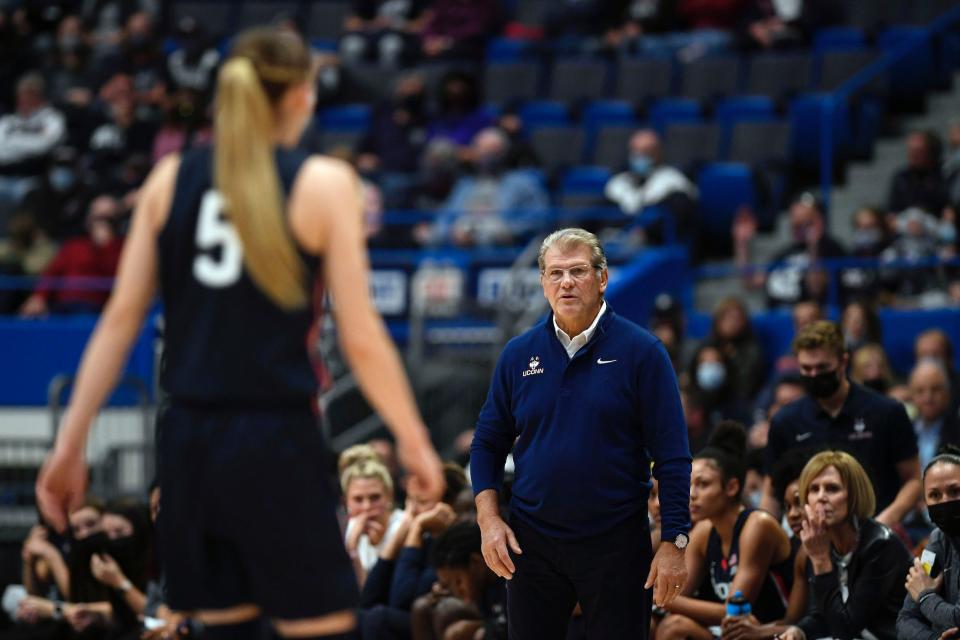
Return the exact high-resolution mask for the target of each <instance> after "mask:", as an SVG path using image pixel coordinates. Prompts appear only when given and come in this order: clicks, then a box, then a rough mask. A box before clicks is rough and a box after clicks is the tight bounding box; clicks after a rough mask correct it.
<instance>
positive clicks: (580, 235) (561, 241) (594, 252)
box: [537, 227, 607, 271]
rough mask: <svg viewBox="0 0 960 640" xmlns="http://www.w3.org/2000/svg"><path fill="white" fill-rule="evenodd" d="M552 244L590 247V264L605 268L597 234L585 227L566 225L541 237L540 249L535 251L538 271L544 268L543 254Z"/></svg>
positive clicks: (566, 246)
mask: <svg viewBox="0 0 960 640" xmlns="http://www.w3.org/2000/svg"><path fill="white" fill-rule="evenodd" d="M554 246H559V247H560V248H561V249H569V248H571V247H587V248H589V249H590V264H591V266H593V268H594V269H606V268H607V256H606V254H605V253H604V252H603V247H602V246H600V240H598V239H597V236H595V235H593V234H592V233H590V232H589V231H587V230H586V229H579V228H576V227H567V228H566V229H559V230H557V231H554V232H553V233H551V234H550V235H548V236H547V237H546V238H544V239H543V242H542V243H541V244H540V251H539V252H537V264H538V265H539V266H540V271H543V270H544V269H545V268H546V265H545V264H544V256H545V255H546V254H547V251H549V250H550V249H551V248H552V247H554Z"/></svg>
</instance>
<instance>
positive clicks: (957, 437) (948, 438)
mask: <svg viewBox="0 0 960 640" xmlns="http://www.w3.org/2000/svg"><path fill="white" fill-rule="evenodd" d="M910 398H911V400H912V401H913V403H914V405H916V407H917V417H916V419H915V420H914V421H913V428H914V430H915V431H916V433H917V446H918V448H919V449H920V464H921V465H922V466H923V467H924V468H926V466H927V463H928V462H930V460H932V459H933V457H934V456H935V455H936V453H937V452H938V451H939V450H940V448H941V447H942V446H943V445H946V444H952V445H960V418H958V416H957V412H956V411H951V410H950V381H949V378H948V377H947V371H946V369H944V368H943V365H941V364H939V363H938V362H935V361H933V360H921V361H920V362H918V363H917V365H916V366H915V367H914V368H913V371H912V372H911V373H910Z"/></svg>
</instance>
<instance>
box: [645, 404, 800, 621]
mask: <svg viewBox="0 0 960 640" xmlns="http://www.w3.org/2000/svg"><path fill="white" fill-rule="evenodd" d="M746 439H747V434H746V431H744V428H743V426H742V425H740V424H738V423H736V422H723V423H721V424H720V425H718V426H717V430H716V431H715V432H714V434H713V436H711V438H710V443H709V444H708V445H707V447H706V448H705V449H703V450H702V451H701V452H700V453H698V454H697V455H696V456H695V457H694V460H693V470H692V472H691V474H690V516H691V519H692V521H693V523H694V527H693V529H692V530H691V531H690V544H689V545H688V547H687V550H686V554H685V555H686V562H687V567H688V569H687V571H688V576H687V582H686V584H685V585H684V587H683V591H682V594H683V595H681V596H679V597H678V598H676V599H675V600H673V602H671V603H670V604H668V605H667V607H666V609H667V611H669V612H670V615H668V616H667V617H666V618H665V619H664V620H663V622H662V623H660V625H659V626H658V628H657V633H656V637H657V640H674V639H676V640H685V639H686V638H710V637H712V633H711V632H710V631H709V627H711V626H716V625H720V624H721V623H722V621H723V619H724V618H725V617H726V604H725V603H726V601H727V599H728V598H731V597H732V596H733V594H734V593H736V592H738V591H739V592H741V593H742V594H743V596H744V597H745V598H746V599H747V600H749V601H750V603H751V604H752V609H753V614H752V615H753V616H754V618H755V619H756V620H759V621H760V622H762V623H767V622H773V621H776V620H780V619H781V618H782V617H783V615H784V613H786V601H785V598H784V596H783V594H782V589H783V585H784V583H786V585H787V586H788V587H789V585H790V583H791V582H792V580H793V566H792V562H793V556H792V554H791V548H790V541H789V540H788V538H787V535H786V533H784V531H783V529H782V528H781V527H780V523H779V522H777V520H775V519H774V518H772V517H771V516H770V514H768V513H766V512H764V511H762V510H760V509H755V508H752V507H745V506H744V505H743V501H742V499H743V496H742V494H743V490H744V478H745V475H746V463H745V455H746V452H747V450H746V446H747V443H746ZM701 585H703V586H704V588H701V589H700V592H699V594H696V595H695V592H696V590H697V589H698V588H699V587H701Z"/></svg>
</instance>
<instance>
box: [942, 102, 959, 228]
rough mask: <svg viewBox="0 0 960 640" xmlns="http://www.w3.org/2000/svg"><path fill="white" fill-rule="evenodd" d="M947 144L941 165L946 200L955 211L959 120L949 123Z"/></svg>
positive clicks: (957, 186)
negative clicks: (944, 178) (945, 184)
mask: <svg viewBox="0 0 960 640" xmlns="http://www.w3.org/2000/svg"><path fill="white" fill-rule="evenodd" d="M947 143H948V144H949V148H948V149H947V157H946V159H945V160H944V163H943V175H944V176H945V177H946V179H947V199H948V201H949V203H950V206H951V207H953V209H954V210H955V211H956V210H957V209H958V208H960V119H956V120H954V121H952V122H951V123H950V129H949V132H948V134H947Z"/></svg>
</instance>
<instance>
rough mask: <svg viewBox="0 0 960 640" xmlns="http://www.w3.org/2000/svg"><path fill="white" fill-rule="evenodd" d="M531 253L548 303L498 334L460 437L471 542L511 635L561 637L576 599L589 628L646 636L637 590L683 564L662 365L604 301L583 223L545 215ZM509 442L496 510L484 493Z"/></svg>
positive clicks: (685, 493)
mask: <svg viewBox="0 0 960 640" xmlns="http://www.w3.org/2000/svg"><path fill="white" fill-rule="evenodd" d="M538 262H539V267H540V282H541V284H542V286H543V293H544V295H545V296H546V298H547V300H548V301H549V303H550V308H551V309H552V312H553V313H551V314H550V315H549V316H548V317H547V318H546V320H545V321H544V322H542V323H540V324H538V325H536V326H534V327H533V328H532V329H530V330H529V331H527V332H526V333H524V334H522V335H520V336H518V337H516V338H514V339H513V340H511V341H510V342H509V343H508V344H507V346H506V348H505V349H504V351H503V353H502V354H501V356H500V359H499V362H498V363H497V366H496V370H495V372H494V374H493V380H492V382H491V384H490V391H489V394H488V396H487V400H486V402H485V404H484V406H483V409H482V410H481V412H480V417H479V419H478V422H477V427H476V433H475V435H474V439H473V443H472V446H471V459H470V470H471V476H472V480H473V490H474V494H475V496H476V503H477V519H478V522H479V524H480V528H481V531H482V534H483V557H484V560H485V561H486V563H487V565H488V566H489V567H490V569H491V570H493V571H494V572H495V573H497V574H498V575H500V576H503V577H504V578H507V579H508V583H507V619H508V626H509V636H510V638H511V639H512V640H534V639H541V638H543V639H550V640H552V639H554V638H559V639H562V638H565V637H566V632H567V625H568V623H569V620H570V617H571V613H572V611H573V609H574V607H575V606H576V604H577V603H579V604H580V606H581V608H582V611H583V615H584V623H585V629H586V634H587V637H588V638H591V639H593V638H647V636H648V631H649V624H650V608H651V607H650V599H651V595H652V597H653V601H654V602H655V603H656V604H658V605H661V606H662V605H663V604H665V603H667V602H669V601H670V600H672V599H673V598H674V597H676V595H677V594H679V593H680V591H681V589H682V588H683V583H684V581H685V579H686V568H685V566H684V548H685V547H686V543H687V532H688V530H689V527H690V512H689V494H690V450H689V445H688V440H687V430H686V426H685V423H684V419H683V410H682V408H681V406H680V394H679V391H678V389H677V380H676V376H675V375H674V372H673V368H672V367H671V364H670V358H669V357H668V356H667V352H666V350H665V349H664V347H663V345H662V344H661V343H660V342H659V341H658V340H657V339H656V338H654V337H653V336H652V335H651V334H650V333H648V332H647V331H646V330H644V329H642V328H640V327H639V326H637V325H635V324H634V323H632V322H630V321H628V320H626V319H624V318H622V317H620V316H618V315H617V314H616V313H615V312H614V311H613V309H611V308H610V306H609V305H607V303H606V302H605V300H604V297H603V294H604V291H605V290H606V288H607V278H608V275H607V260H606V256H605V255H604V252H603V248H602V247H601V246H600V243H599V242H598V240H597V238H596V236H594V235H593V234H592V233H590V232H588V231H585V230H583V229H561V230H559V231H556V232H554V233H552V234H550V235H549V236H548V237H547V238H546V239H544V241H543V243H542V245H541V246H540V252H539V256H538ZM511 450H512V451H513V456H514V464H515V469H516V474H515V480H514V483H513V487H512V498H511V501H510V508H509V521H510V522H509V524H507V522H506V521H505V519H504V517H501V513H500V509H499V500H498V498H499V493H500V492H501V490H502V483H503V465H504V461H505V459H506V456H507V454H508V453H509V452H510V451H511ZM651 461H652V462H653V475H654V476H655V477H656V478H657V480H658V481H659V483H660V504H661V519H662V529H661V539H662V542H661V543H660V546H659V548H658V549H657V550H656V555H654V554H653V550H652V548H651V541H650V532H649V524H648V520H647V494H648V492H649V489H650V485H651V482H650V468H651V465H650V463H651ZM651 588H652V594H651V591H650V589H651Z"/></svg>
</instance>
